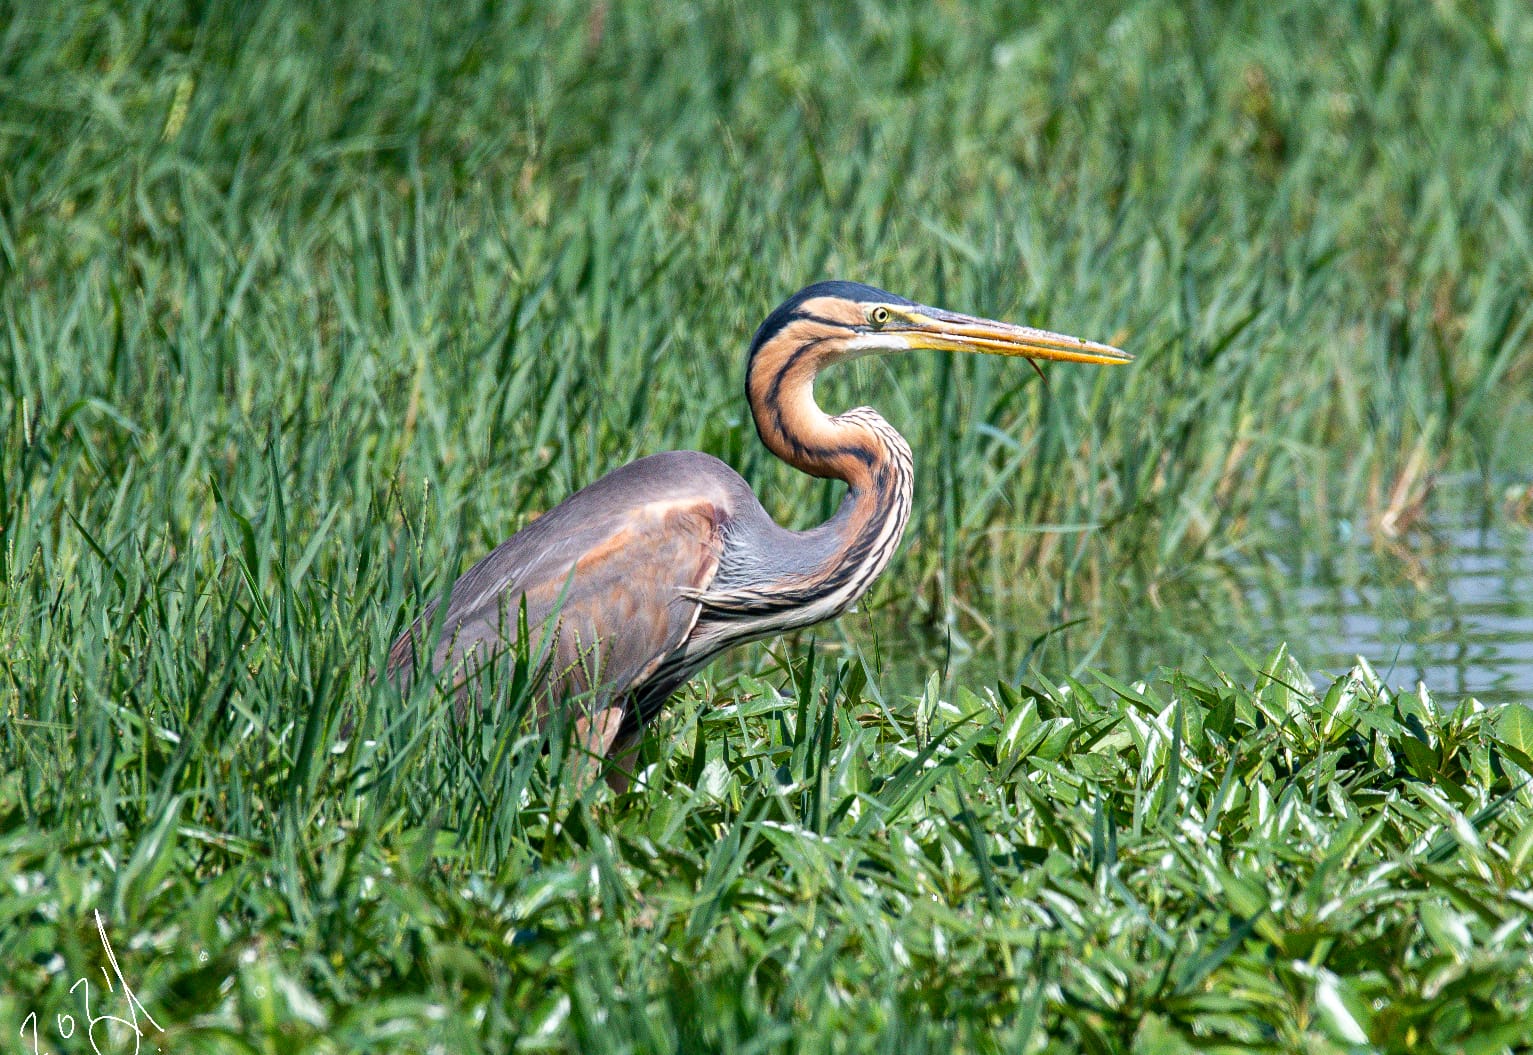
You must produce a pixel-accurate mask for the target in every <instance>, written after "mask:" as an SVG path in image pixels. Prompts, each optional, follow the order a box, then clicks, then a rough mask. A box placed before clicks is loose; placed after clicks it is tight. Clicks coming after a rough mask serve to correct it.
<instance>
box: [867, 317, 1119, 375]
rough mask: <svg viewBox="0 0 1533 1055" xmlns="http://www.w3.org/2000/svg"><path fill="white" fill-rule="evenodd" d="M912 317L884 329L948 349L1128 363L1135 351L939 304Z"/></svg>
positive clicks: (918, 345)
mask: <svg viewBox="0 0 1533 1055" xmlns="http://www.w3.org/2000/svg"><path fill="white" fill-rule="evenodd" d="M908 314H909V316H910V318H909V319H904V318H900V319H896V320H891V321H890V324H889V326H888V327H887V328H886V329H885V331H884V332H885V333H889V334H895V335H898V336H901V337H904V338H905V339H906V340H907V341H909V342H910V347H911V348H930V349H933V350H936V351H944V352H982V353H985V354H987V355H1013V356H1025V357H1026V358H1028V359H1054V360H1058V361H1059V362H1066V363H1104V364H1108V363H1129V362H1133V360H1134V357H1133V356H1132V355H1130V354H1128V353H1127V352H1125V351H1122V350H1121V349H1118V348H1113V347H1111V346H1110V345H1106V344H1097V343H1096V342H1095V341H1084V340H1082V339H1081V338H1079V337H1069V336H1066V335H1065V334H1062V333H1050V332H1049V331H1048V330H1035V329H1033V328H1032V327H1031V326H1013V325H1012V324H1011V323H1009V322H996V321H994V320H993V319H980V318H975V317H974V316H972V315H960V314H958V313H957V312H954V311H943V310H942V309H940V308H926V307H922V308H918V309H916V310H915V311H910V312H908Z"/></svg>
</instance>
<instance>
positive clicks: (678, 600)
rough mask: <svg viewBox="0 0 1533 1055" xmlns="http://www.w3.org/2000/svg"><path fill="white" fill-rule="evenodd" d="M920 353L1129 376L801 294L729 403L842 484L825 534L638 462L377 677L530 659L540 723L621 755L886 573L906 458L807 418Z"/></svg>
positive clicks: (433, 612)
mask: <svg viewBox="0 0 1533 1055" xmlns="http://www.w3.org/2000/svg"><path fill="white" fill-rule="evenodd" d="M919 348H926V349H937V350H941V351H950V352H983V353H988V354H995V355H1009V356H1025V357H1027V358H1029V359H1035V360H1036V359H1056V360H1065V361H1070V362H1081V363H1126V362H1129V361H1130V360H1131V359H1132V356H1130V355H1128V354H1127V353H1126V352H1121V351H1119V350H1118V349H1116V348H1110V347H1108V346H1107V345H1104V344H1094V343H1092V342H1090V341H1083V340H1080V339H1079V338H1076V337H1066V336H1064V335H1062V334H1057V333H1049V332H1047V331H1045V330H1035V329H1030V328H1028V327H1024V326H1014V325H1011V324H1009V323H1004V322H992V321H990V320H988V319H980V318H974V317H971V316H968V315H959V314H957V313H955V312H951V311H943V310H941V309H939V308H931V307H926V306H924V305H920V304H916V303H914V302H912V301H909V300H906V299H904V298H903V297H897V296H895V295H894V294H892V293H886V292H884V291H883V290H880V289H874V288H873V287H871V286H864V285H859V284H857V283H854V282H820V283H817V284H815V285H812V286H809V287H807V288H805V289H802V290H800V291H799V292H798V293H796V294H794V295H793V296H792V297H790V298H789V299H788V300H787V301H785V302H784V303H783V304H782V305H780V306H779V307H778V308H777V310H775V311H773V312H772V314H771V315H769V316H767V319H766V321H765V322H763V323H762V324H761V328H760V329H759V330H757V331H756V337H755V340H753V341H752V342H751V347H750V355H749V359H748V361H747V366H746V372H745V397H746V400H747V401H748V402H749V404H750V409H751V414H752V415H753V416H754V418H755V421H756V431H757V433H758V434H759V435H760V436H761V442H762V443H764V444H766V447H767V449H768V450H770V451H771V452H772V453H773V454H775V455H777V457H779V458H781V459H782V460H783V461H785V462H787V463H788V464H789V465H791V466H793V467H794V468H795V469H799V470H802V471H803V472H806V473H809V474H810V475H811V476H818V477H822V478H830V479H836V480H841V481H844V482H845V483H846V494H845V497H844V498H843V499H842V501H841V506H840V508H839V509H838V510H837V511H836V513H835V515H834V516H832V517H831V518H830V519H829V520H828V521H826V522H825V523H823V524H821V525H819V526H818V527H813V528H810V529H808V530H806V531H793V530H790V529H788V528H784V527H781V526H780V525H778V524H777V523H776V522H774V521H773V520H772V518H771V517H770V516H769V515H768V514H767V512H766V510H765V509H763V508H762V506H761V503H760V502H759V501H757V499H756V496H755V495H754V494H753V493H752V492H751V489H750V487H749V485H747V484H746V482H745V480H744V479H742V478H741V477H740V475H739V474H738V473H736V472H735V471H734V470H733V469H731V468H730V467H729V466H727V465H725V464H724V463H723V462H721V461H719V460H718V459H717V458H713V457H710V456H709V455H706V454H701V453H698V452H696V451H669V452H666V453H663V454H652V455H650V456H648V457H646V458H640V459H639V460H638V461H636V462H633V463H631V464H629V465H625V466H623V467H622V468H620V469H615V470H613V471H612V472H611V473H608V474H607V475H606V476H603V477H602V478H601V479H599V480H597V481H596V482H595V483H592V484H590V485H589V486H587V487H585V488H583V489H582V490H580V491H577V492H576V493H575V494H573V495H571V496H570V497H568V498H566V499H565V500H564V501H563V502H560V503H559V504H558V505H557V506H555V507H554V508H553V509H551V510H549V511H548V512H547V513H545V514H543V515H542V516H541V517H539V518H538V519H537V520H534V521H533V522H532V523H531V524H529V525H528V526H527V527H525V528H523V529H522V530H521V531H519V532H517V533H516V534H515V535H512V536H511V537H510V538H509V539H507V540H506V541H504V542H502V543H501V544H500V545H499V546H497V547H496V548H495V549H494V550H493V551H492V552H490V553H489V555H487V556H486V557H485V558H484V559H483V560H481V561H479V563H477V564H475V565H474V566H473V567H472V568H470V569H469V570H468V571H467V572H465V573H464V575H463V576H462V578H460V579H458V581H457V582H456V583H454V584H453V587H452V592H451V594H450V595H449V596H448V598H447V610H446V612H444V613H438V611H437V605H436V604H433V605H431V606H430V607H428V608H427V609H426V610H425V611H424V612H423V613H422V614H421V616H420V617H419V618H418V619H417V620H416V621H415V622H414V624H413V625H412V626H411V627H410V628H409V629H408V630H406V631H405V632H404V633H403V634H401V635H400V636H399V638H398V640H396V641H395V642H394V645H393V647H392V648H391V649H390V651H389V657H388V666H387V670H388V674H389V676H390V677H391V678H394V679H395V680H396V681H398V682H403V681H408V679H409V678H410V677H411V675H412V673H413V671H414V668H415V665H416V663H417V662H419V661H420V660H423V659H425V658H426V657H427V656H429V657H430V663H431V666H432V668H433V670H435V671H436V672H437V673H438V674H439V675H441V676H442V677H444V678H446V679H448V680H449V683H450V684H453V685H456V686H459V687H460V690H461V688H462V687H463V685H464V683H465V681H466V680H467V679H468V678H470V677H471V676H472V675H473V674H474V673H475V672H476V671H478V670H481V669H484V667H485V666H486V664H488V663H490V662H491V661H493V660H495V659H497V658H500V659H505V658H507V657H511V656H515V655H516V654H517V653H518V652H519V651H520V653H521V654H522V655H523V656H524V657H525V656H526V655H528V654H532V655H535V656H537V657H539V660H538V662H537V663H536V664H535V670H536V675H535V678H534V679H532V680H533V681H534V683H535V686H536V692H537V694H538V696H537V698H538V701H539V702H538V703H537V707H538V714H539V715H540V716H541V717H543V718H545V719H546V717H547V716H548V713H549V709H550V708H553V707H556V706H563V707H565V708H569V709H571V712H572V713H571V716H572V717H573V718H574V720H575V722H576V728H577V735H578V736H579V737H580V739H581V743H582V745H583V746H584V748H585V749H586V750H587V751H589V752H591V753H592V754H594V755H598V756H603V755H608V756H610V755H613V754H617V753H619V752H620V751H621V750H622V749H623V748H624V746H625V745H626V744H629V743H632V742H633V740H634V737H636V735H637V734H638V732H639V731H640V730H641V729H642V727H643V726H644V723H645V722H647V721H648V720H649V719H651V718H653V717H654V716H655V714H656V713H658V712H659V710H660V708H661V707H662V706H664V704H665V702H666V700H667V699H668V698H669V697H670V695H671V693H672V692H674V691H675V690H676V689H677V688H679V687H680V686H681V685H682V683H684V682H685V681H686V680H687V679H688V678H689V677H691V676H692V675H693V674H694V673H696V672H697V671H698V670H699V669H700V668H701V667H702V666H703V665H704V664H706V663H707V662H708V661H709V660H711V659H713V658H714V657H715V656H717V655H718V654H719V653H721V652H723V651H724V650H725V649H727V648H730V647H732V646H734V645H738V644H741V643H742V642H746V641H752V640H755V639H757V638H762V637H767V636H769V635H772V634H777V633H780V632H782V631H784V630H791V629H794V628H796V627H804V626H809V625H810V624H812V623H818V622H821V621H823V620H826V619H830V618H832V617H833V616H836V615H839V614H840V613H842V612H844V611H846V609H847V608H848V607H849V606H850V605H851V604H852V603H853V602H854V601H856V600H857V598H859V597H861V596H862V594H863V593H864V592H865V591H866V590H867V589H868V586H869V585H870V584H871V583H872V582H873V580H874V579H875V578H877V577H878V574H879V573H880V572H882V571H883V570H884V567H885V566H886V565H887V564H888V563H889V559H890V558H891V557H892V556H893V555H894V550H895V548H896V547H897V546H898V545H899V542H900V536H901V535H902V534H903V532H904V530H905V522H906V520H907V519H908V518H909V515H910V500H911V490H912V480H911V477H912V472H911V470H912V462H911V456H910V447H909V446H908V445H907V444H906V443H905V440H904V438H903V437H902V436H901V435H900V434H899V433H898V432H896V431H895V430H894V428H893V426H891V425H890V424H889V423H888V422H887V421H885V420H884V419H883V417H881V416H880V415H879V414H878V412H877V411H875V410H873V409H871V408H869V407H859V408H857V409H855V410H849V411H847V412H846V413H844V414H835V415H829V414H826V413H825V412H824V411H822V410H821V409H820V408H819V406H818V405H816V403H815V400H814V379H815V375H816V374H818V373H819V372H820V370H822V369H824V368H825V367H827V366H829V365H831V364H832V363H839V362H843V361H845V360H848V359H856V358H859V357H861V356H864V355H876V354H880V353H888V352H904V351H911V350H914V349H919ZM523 612H525V615H523ZM427 638H430V640H427ZM460 699H461V697H460Z"/></svg>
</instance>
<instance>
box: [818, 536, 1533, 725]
mask: <svg viewBox="0 0 1533 1055" xmlns="http://www.w3.org/2000/svg"><path fill="white" fill-rule="evenodd" d="M1266 538H1267V544H1266V545H1265V546H1264V547H1263V548H1262V549H1260V550H1259V551H1255V552H1253V551H1245V552H1243V553H1241V554H1240V555H1239V556H1237V557H1234V558H1231V559H1226V560H1224V561H1210V562H1208V563H1207V564H1205V565H1200V566H1198V567H1197V568H1196V569H1193V570H1191V572H1190V573H1189V574H1188V575H1187V576H1186V577H1185V580H1184V582H1183V588H1182V589H1179V590H1176V591H1171V592H1169V593H1168V595H1166V596H1163V597H1160V598H1158V599H1157V602H1158V603H1156V604H1150V603H1149V602H1148V600H1147V598H1146V597H1145V596H1144V595H1143V594H1142V593H1136V592H1132V591H1131V596H1130V597H1129V598H1128V600H1127V602H1126V607H1123V608H1121V609H1120V610H1117V611H1112V612H1102V611H1079V610H1077V611H1076V612H1074V613H1070V615H1073V616H1076V617H1078V618H1075V619H1073V620H1071V621H1070V622H1068V623H1067V624H1065V625H1060V624H1059V623H1055V624H1053V625H1054V626H1055V627H1056V628H1057V629H1055V630H1054V631H1051V632H1048V633H1043V631H1045V630H1047V628H1048V627H1049V626H1050V624H1049V623H1048V622H1047V617H1046V616H1043V615H1041V614H1037V615H1032V616H1022V617H1020V618H1019V620H1018V625H1016V626H1015V627H1009V626H1008V627H1004V628H1003V629H1002V630H1001V631H1000V632H998V633H997V635H996V636H995V637H993V638H991V639H989V640H984V641H979V642H976V643H975V647H973V648H966V647H964V646H965V644H966V643H965V642H963V641H961V640H959V639H958V637H957V635H956V634H952V635H949V636H947V637H944V636H943V633H942V631H941V629H940V628H937V629H936V630H935V631H934V630H932V629H930V628H928V629H926V630H925V631H922V630H918V629H916V628H911V627H905V628H902V627H898V626H890V625H877V626H875V625H874V624H870V623H863V624H862V625H857V624H858V621H857V619H856V617H851V618H850V620H848V619H847V618H843V620H842V623H843V624H846V623H848V622H851V623H852V626H851V629H849V630H844V631H843V633H844V634H845V636H846V637H847V638H848V639H849V640H851V641H856V642H859V644H860V647H864V648H865V647H866V644H867V640H868V638H869V637H870V636H871V631H872V630H874V629H877V630H878V631H879V632H880V633H881V634H882V635H884V642H885V644H890V643H892V644H893V645H894V647H892V648H887V649H885V650H884V652H883V659H884V663H885V666H886V669H888V671H889V673H890V674H891V677H890V678H889V681H890V682H891V683H895V684H901V683H902V684H912V685H920V684H923V683H924V680H925V677H926V674H927V673H928V672H930V671H931V670H932V669H933V668H934V667H935V668H938V669H941V670H943V671H945V674H946V681H947V683H948V685H949V687H951V686H952V685H954V684H963V685H967V686H970V687H974V686H978V685H985V684H988V683H990V682H992V681H994V680H1005V681H1009V682H1015V681H1017V680H1019V679H1021V680H1028V679H1030V678H1031V677H1032V676H1033V675H1034V674H1035V673H1036V674H1037V675H1040V676H1042V677H1045V678H1050V679H1057V678H1058V677H1059V676H1061V675H1063V674H1069V673H1074V674H1083V673H1084V672H1085V671H1087V670H1090V669H1097V670H1104V671H1109V672H1111V673H1113V674H1114V675H1115V676H1117V677H1119V678H1122V679H1124V680H1131V679H1134V678H1138V677H1143V676H1151V675H1153V674H1154V673H1155V672H1156V671H1157V670H1159V669H1162V668H1164V667H1168V666H1174V667H1180V668H1185V669H1188V670H1190V671H1192V672H1193V673H1195V674H1199V675H1203V676H1208V675H1210V674H1211V669H1210V664H1212V665H1214V666H1217V667H1219V668H1220V669H1221V670H1224V671H1227V672H1228V673H1229V674H1230V675H1231V676H1233V677H1236V678H1237V679H1241V680H1245V681H1247V682H1249V679H1250V677H1251V676H1252V675H1251V672H1250V671H1249V670H1248V669H1247V665H1246V662H1245V660H1244V659H1243V658H1242V655H1244V657H1249V659H1250V660H1251V661H1252V662H1255V663H1257V664H1260V663H1263V662H1264V661H1265V660H1266V659H1267V657H1268V656H1269V655H1270V653H1271V652H1272V650H1273V649H1274V648H1276V646H1277V645H1278V644H1280V643H1283V644H1286V645H1287V646H1288V649H1289V652H1290V654H1291V655H1293V656H1294V657H1296V658H1297V659H1298V660H1299V661H1300V662H1301V663H1302V664H1303V665H1304V667H1305V669H1306V670H1307V671H1309V673H1310V676H1311V678H1312V680H1313V681H1314V683H1315V685H1316V686H1318V687H1320V688H1321V689H1322V690H1323V689H1324V688H1325V687H1326V686H1328V685H1329V684H1330V682H1331V681H1332V680H1333V679H1334V678H1336V677H1338V676H1340V675H1343V674H1345V673H1346V672H1347V671H1348V670H1350V669H1352V667H1353V666H1354V665H1356V663H1357V659H1358V657H1362V658H1363V659H1364V660H1366V661H1367V662H1368V664H1369V665H1371V666H1372V667H1373V669H1374V671H1375V672H1376V673H1377V674H1378V675H1379V676H1380V678H1381V679H1382V680H1383V681H1384V683H1385V684H1386V685H1389V686H1390V687H1392V688H1397V689H1400V688H1403V689H1413V688H1414V687H1415V685H1416V683H1417V682H1418V681H1419V682H1423V683H1425V685H1426V686H1427V689H1428V690H1429V691H1430V692H1431V694H1432V697H1433V699H1435V700H1437V701H1438V702H1439V703H1442V704H1444V705H1448V706H1452V705H1456V704H1459V703H1463V702H1464V701H1466V700H1468V699H1470V698H1474V699H1478V700H1479V701H1480V702H1482V703H1485V704H1492V705H1493V704H1501V703H1510V702H1514V701H1516V702H1523V703H1529V704H1533V525H1530V524H1529V523H1527V521H1526V512H1525V511H1523V510H1516V511H1514V512H1513V513H1512V514H1508V513H1507V512H1505V511H1503V510H1500V509H1495V510H1485V509H1480V510H1477V511H1474V512H1472V513H1447V512H1444V513H1440V514H1438V515H1437V516H1436V517H1435V518H1434V519H1432V520H1430V521H1428V522H1426V523H1425V524H1422V525H1419V526H1417V527H1415V528H1413V529H1412V530H1411V531H1410V532H1408V533H1406V534H1405V535H1404V536H1403V537H1401V538H1398V539H1389V540H1384V539H1373V538H1369V537H1367V535H1366V534H1365V533H1364V532H1363V531H1362V530H1359V529H1356V528H1354V527H1353V526H1351V525H1348V524H1341V525H1339V526H1337V527H1335V528H1333V529H1331V530H1330V531H1329V532H1328V534H1327V535H1326V536H1325V537H1316V533H1315V531H1314V529H1310V530H1308V531H1306V530H1302V529H1300V528H1298V527H1293V528H1291V529H1289V528H1285V526H1284V525H1281V524H1275V525H1272V526H1271V530H1270V531H1269V532H1268V533H1267V535H1266ZM990 600H991V601H992V605H991V607H990V608H989V609H987V610H986V611H987V612H988V613H989V614H990V615H991V622H992V625H994V626H998V627H1000V626H1002V624H1005V623H1006V620H1004V619H1002V618H998V617H996V615H995V613H997V612H1001V611H1004V610H1005V607H1004V604H1003V603H1001V602H999V601H996V599H993V598H992V599H990ZM1006 631H1009V632H1010V637H1009V638H1005V639H1003V638H1002V637H1001V636H1000V633H1003V632H1006ZM1029 639H1037V640H1043V642H1044V643H1043V644H1042V645H1041V646H1040V645H1038V644H1037V643H1036V640H1035V642H1034V644H1033V645H1031V646H1030V645H1029V644H1028V642H1029ZM891 657H893V658H892V661H891Z"/></svg>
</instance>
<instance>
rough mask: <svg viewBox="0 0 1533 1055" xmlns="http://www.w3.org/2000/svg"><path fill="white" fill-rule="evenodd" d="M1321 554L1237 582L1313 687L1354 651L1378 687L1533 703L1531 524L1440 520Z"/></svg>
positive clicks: (1269, 566)
mask: <svg viewBox="0 0 1533 1055" xmlns="http://www.w3.org/2000/svg"><path fill="white" fill-rule="evenodd" d="M1329 548H1330V552H1329V553H1327V554H1325V555H1323V556H1317V555H1315V554H1314V553H1313V552H1308V553H1304V554H1302V555H1297V556H1289V557H1287V558H1285V557H1281V556H1272V555H1264V556H1263V557H1262V558H1260V559H1259V560H1258V561H1256V562H1253V564H1252V565H1251V566H1250V567H1249V568H1248V569H1246V571H1245V573H1244V574H1243V575H1242V578H1245V579H1246V580H1247V588H1248V589H1249V591H1250V594H1249V596H1250V597H1251V599H1252V601H1253V606H1252V607H1253V610H1254V612H1255V618H1254V620H1252V621H1253V622H1255V623H1257V624H1258V625H1259V626H1261V625H1262V624H1264V629H1266V630H1267V632H1268V634H1269V635H1275V636H1276V637H1278V638H1281V639H1282V640H1286V641H1287V642H1288V643H1289V644H1290V646H1291V648H1292V651H1293V652H1294V654H1295V655H1297V656H1299V657H1300V658H1301V659H1302V660H1303V661H1304V663H1305V665H1306V666H1307V667H1308V668H1309V669H1310V670H1312V671H1314V672H1315V674H1316V678H1315V680H1316V682H1317V684H1318V683H1320V682H1321V681H1322V678H1321V677H1320V675H1322V674H1325V675H1335V674H1339V673H1343V672H1345V671H1346V670H1348V669H1349V668H1350V667H1351V666H1352V665H1353V663H1354V662H1355V659H1354V657H1356V656H1359V655H1360V656H1363V657H1365V658H1366V659H1367V660H1368V661H1369V662H1370V663H1371V664H1373V666H1374V668H1375V669H1376V670H1377V671H1378V673H1379V674H1380V675H1381V676H1382V677H1383V679H1384V681H1385V682H1386V683H1388V684H1391V685H1406V686H1410V685H1414V684H1415V683H1416V682H1417V681H1421V682H1424V683H1425V684H1426V686H1427V688H1428V689H1430V690H1431V691H1432V693H1433V695H1434V696H1435V697H1436V698H1438V699H1441V700H1443V701H1445V702H1452V701H1455V700H1459V701H1461V700H1464V699H1467V698H1469V697H1474V698H1477V699H1479V700H1480V701H1481V702H1483V703H1503V702H1511V701H1514V700H1515V701H1521V702H1527V703H1533V529H1530V528H1528V527H1525V526H1523V525H1521V524H1519V523H1517V522H1516V521H1513V520H1511V519H1509V518H1506V517H1486V518H1485V519H1484V520H1483V521H1482V522H1479V523H1472V522H1469V521H1468V520H1467V519H1466V518H1462V517H1440V518H1438V519H1437V520H1436V521H1435V522H1432V523H1430V524H1428V525H1427V526H1426V527H1425V528H1423V529H1421V530H1418V531H1415V532H1412V533H1411V534H1410V535H1408V536H1407V537H1405V538H1403V539H1401V540H1394V541H1389V542H1379V541H1377V540H1371V539H1367V538H1363V537H1352V538H1347V537H1345V533H1343V537H1341V538H1338V539H1337V541H1336V542H1335V544H1334V545H1333V546H1332V547H1329ZM1242 636H1243V635H1242Z"/></svg>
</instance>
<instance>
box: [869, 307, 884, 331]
mask: <svg viewBox="0 0 1533 1055" xmlns="http://www.w3.org/2000/svg"><path fill="white" fill-rule="evenodd" d="M868 321H869V322H871V323H872V324H873V325H874V326H875V327H877V328H878V329H883V326H884V323H886V322H888V321H889V309H888V308H874V309H873V310H872V311H870V312H868Z"/></svg>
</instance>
